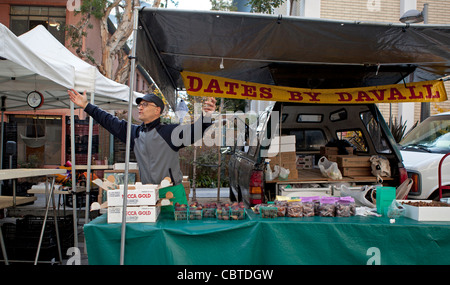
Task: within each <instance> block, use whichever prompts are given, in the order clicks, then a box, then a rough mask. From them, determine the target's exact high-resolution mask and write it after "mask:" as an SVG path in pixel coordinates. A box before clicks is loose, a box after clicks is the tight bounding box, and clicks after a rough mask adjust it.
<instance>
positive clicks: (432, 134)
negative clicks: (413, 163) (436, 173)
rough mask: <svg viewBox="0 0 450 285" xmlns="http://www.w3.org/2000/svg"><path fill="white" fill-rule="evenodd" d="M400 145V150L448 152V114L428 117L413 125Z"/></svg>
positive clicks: (449, 124) (449, 127) (449, 123)
mask: <svg viewBox="0 0 450 285" xmlns="http://www.w3.org/2000/svg"><path fill="white" fill-rule="evenodd" d="M400 145H401V147H402V150H412V151H424V152H433V153H448V152H450V116H443V115H440V116H433V117H429V118H428V119H426V120H425V121H423V122H422V123H420V124H419V125H418V126H417V127H415V128H414V129H413V130H412V131H411V132H410V133H409V134H408V135H407V136H406V137H405V138H404V139H403V140H402V141H401V142H400Z"/></svg>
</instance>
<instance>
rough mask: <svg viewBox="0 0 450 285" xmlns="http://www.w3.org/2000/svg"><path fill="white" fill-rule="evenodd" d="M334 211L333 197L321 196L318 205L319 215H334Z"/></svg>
mask: <svg viewBox="0 0 450 285" xmlns="http://www.w3.org/2000/svg"><path fill="white" fill-rule="evenodd" d="M335 211H336V199H335V197H321V198H320V205H319V216H321V217H334V216H335Z"/></svg>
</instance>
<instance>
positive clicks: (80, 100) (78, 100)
mask: <svg viewBox="0 0 450 285" xmlns="http://www.w3.org/2000/svg"><path fill="white" fill-rule="evenodd" d="M67 93H69V97H70V100H71V101H72V102H73V103H74V104H75V105H77V106H78V107H81V108H83V109H84V108H86V106H87V104H88V99H87V95H86V91H84V92H83V95H81V94H80V93H78V92H77V91H75V90H74V89H70V90H67Z"/></svg>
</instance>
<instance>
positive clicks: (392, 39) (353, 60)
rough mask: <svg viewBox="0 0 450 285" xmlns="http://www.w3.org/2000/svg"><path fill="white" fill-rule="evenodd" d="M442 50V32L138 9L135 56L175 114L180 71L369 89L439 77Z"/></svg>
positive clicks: (447, 61)
mask: <svg viewBox="0 0 450 285" xmlns="http://www.w3.org/2000/svg"><path fill="white" fill-rule="evenodd" d="M449 47H450V25H431V24H403V23H378V22H362V21H338V20H324V19H313V18H304V17H292V16H281V15H280V16H278V15H265V14H253V13H241V12H219V11H187V10H178V9H177V10H175V9H157V8H149V7H145V8H142V9H140V11H139V29H138V39H137V47H136V48H137V55H138V61H139V63H140V64H141V65H142V66H143V67H144V69H146V70H147V72H148V73H149V74H150V76H151V77H152V78H153V79H154V80H155V82H156V84H157V85H158V86H159V88H160V89H161V90H162V92H163V94H164V95H165V97H166V99H167V100H168V101H169V103H170V104H171V106H172V108H173V109H175V105H176V92H177V91H178V90H184V89H185V86H184V84H183V80H182V78H181V76H180V72H181V71H183V70H185V71H192V72H198V73H204V74H210V75H216V76H220V77H225V78H231V79H237V80H242V81H249V82H254V83H261V84H270V85H280V86H290V87H300V88H313V89H328V88H335V89H338V88H351V87H365V86H377V85H388V84H396V83H400V82H402V80H404V79H405V78H406V77H407V76H408V75H409V74H411V73H414V79H413V80H412V81H413V82H419V81H426V80H434V79H439V78H442V77H445V76H447V75H448V74H449V72H450V48H449ZM408 80H409V78H408Z"/></svg>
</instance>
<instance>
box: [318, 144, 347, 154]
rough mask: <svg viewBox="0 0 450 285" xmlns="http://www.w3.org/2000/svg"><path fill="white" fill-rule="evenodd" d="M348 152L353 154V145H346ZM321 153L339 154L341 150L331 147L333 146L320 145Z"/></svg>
mask: <svg viewBox="0 0 450 285" xmlns="http://www.w3.org/2000/svg"><path fill="white" fill-rule="evenodd" d="M345 149H346V150H347V152H348V155H352V154H353V147H346V148H345ZM320 154H321V155H338V154H339V150H338V148H337V147H331V146H321V147H320Z"/></svg>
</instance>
